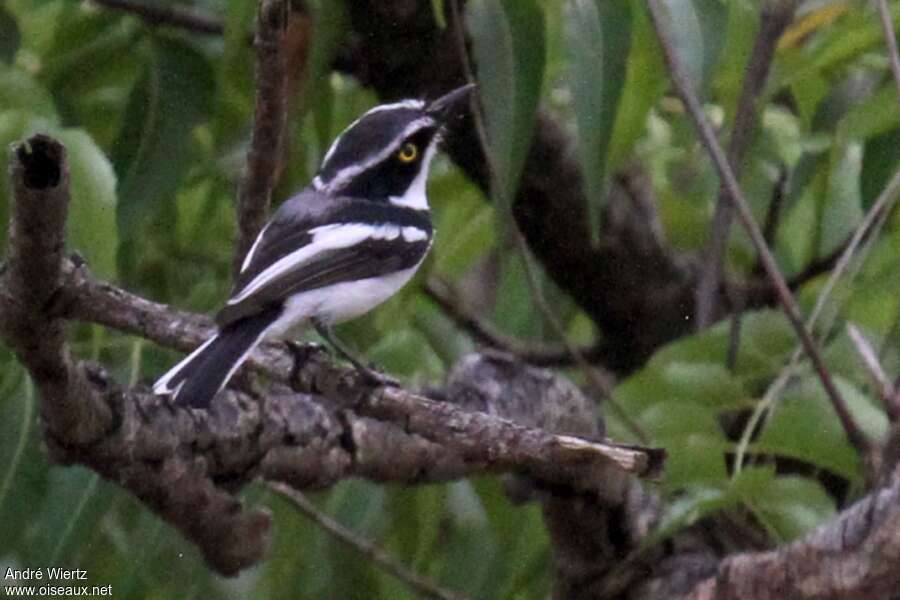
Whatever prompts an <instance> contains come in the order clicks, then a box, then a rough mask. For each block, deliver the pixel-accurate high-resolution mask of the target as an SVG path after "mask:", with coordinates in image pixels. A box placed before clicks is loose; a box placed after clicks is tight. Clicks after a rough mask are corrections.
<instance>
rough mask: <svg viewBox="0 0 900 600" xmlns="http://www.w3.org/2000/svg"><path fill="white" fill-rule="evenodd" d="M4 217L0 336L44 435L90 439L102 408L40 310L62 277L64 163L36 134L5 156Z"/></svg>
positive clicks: (105, 418)
mask: <svg viewBox="0 0 900 600" xmlns="http://www.w3.org/2000/svg"><path fill="white" fill-rule="evenodd" d="M10 181H11V183H12V186H11V187H12V198H11V200H12V216H11V222H10V229H9V231H10V237H9V252H8V262H7V264H6V270H5V273H4V274H3V277H2V284H0V335H2V337H3V338H4V339H5V340H6V342H7V344H9V346H10V347H11V348H12V350H13V351H14V352H15V353H16V356H17V357H18V358H19V360H20V361H21V362H22V364H24V365H25V366H26V367H27V368H28V370H29V371H30V372H31V373H32V374H34V378H35V383H36V384H37V385H38V388H39V390H40V392H41V395H42V396H43V397H45V398H52V399H53V401H52V402H45V403H44V404H43V405H42V415H43V418H44V422H45V423H46V426H47V432H48V433H49V434H50V435H52V436H65V437H66V438H67V439H71V440H73V441H75V442H76V443H81V444H85V443H90V442H91V441H93V440H95V439H96V438H97V437H98V436H100V435H102V434H103V432H104V431H106V430H107V429H108V428H109V427H110V426H111V424H112V419H113V415H112V413H111V412H110V410H109V407H108V406H107V405H106V404H104V403H103V402H102V401H101V399H100V398H99V397H97V396H96V395H95V394H93V393H92V392H91V386H90V385H89V384H88V382H87V381H86V379H85V377H84V374H83V373H81V372H80V371H78V370H77V369H75V368H74V367H73V365H72V362H71V358H70V355H69V348H68V346H67V345H66V343H65V329H64V327H63V322H62V321H60V320H59V319H53V318H50V317H49V316H48V314H47V311H48V307H49V306H50V305H51V303H52V301H53V299H54V297H55V295H56V294H57V292H58V290H59V288H60V285H61V280H62V273H61V270H60V268H61V264H62V255H63V249H64V248H65V240H64V235H65V225H66V217H67V215H68V211H69V167H68V162H67V160H66V150H65V148H64V147H63V145H62V144H60V143H59V142H57V141H56V140H53V139H51V138H49V137H47V136H43V135H36V136H33V137H32V138H30V139H29V140H28V141H26V142H24V143H21V144H18V145H15V146H14V147H13V149H12V153H11V156H10Z"/></svg>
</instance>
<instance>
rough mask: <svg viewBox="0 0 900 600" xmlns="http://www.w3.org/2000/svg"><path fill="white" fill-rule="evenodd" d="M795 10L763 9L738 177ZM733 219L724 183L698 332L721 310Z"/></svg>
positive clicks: (737, 151)
mask: <svg viewBox="0 0 900 600" xmlns="http://www.w3.org/2000/svg"><path fill="white" fill-rule="evenodd" d="M795 8H796V1H795V0H768V1H767V2H766V3H765V4H764V5H763V8H762V13H761V15H760V25H759V33H758V34H757V35H756V41H755V42H754V44H753V52H752V54H751V55H750V58H749V60H748V61H747V75H746V76H745V77H744V83H743V87H742V88H741V95H740V98H739V99H738V104H737V110H736V112H735V115H734V124H733V125H732V128H731V139H730V140H729V142H728V162H729V164H731V165H732V168H733V169H734V173H735V177H737V176H738V174H739V173H740V167H741V164H742V162H743V158H744V153H745V152H746V150H747V146H748V144H749V142H750V140H751V132H752V131H753V126H754V124H755V122H756V105H757V99H758V97H759V94H760V93H761V92H762V89H763V86H764V85H765V83H766V79H767V77H768V75H769V68H770V67H771V65H772V58H773V57H774V56H775V47H776V45H777V44H778V40H779V38H781V34H782V33H784V30H785V29H786V28H787V26H788V25H790V23H791V21H792V20H793V18H794V10H795ZM733 219H734V215H733V212H732V206H731V203H730V202H729V200H728V190H727V189H726V188H725V184H724V183H722V184H721V186H720V187H719V199H718V201H717V203H716V211H715V214H714V215H713V220H712V225H711V229H710V239H709V244H708V246H707V248H706V251H705V252H704V255H705V260H704V267H703V271H702V273H701V275H700V280H699V282H698V284H697V304H696V306H695V307H694V310H695V315H696V322H695V326H696V327H697V330H701V329H705V328H706V327H708V326H709V324H710V323H711V322H712V321H713V319H714V318H715V315H716V313H717V310H718V306H717V304H718V302H717V300H718V298H719V290H720V282H721V279H722V267H723V263H724V256H725V251H726V249H727V247H728V237H729V233H730V231H731V222H732V220H733Z"/></svg>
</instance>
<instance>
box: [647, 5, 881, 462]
mask: <svg viewBox="0 0 900 600" xmlns="http://www.w3.org/2000/svg"><path fill="white" fill-rule="evenodd" d="M647 6H648V8H649V10H650V18H651V20H652V21H653V27H654V29H655V30H656V34H657V37H658V38H659V41H660V45H661V46H662V49H663V54H664V56H665V59H666V64H667V65H668V67H669V73H670V75H671V77H672V81H673V83H674V84H675V88H676V89H677V91H678V94H679V96H680V97H681V99H682V101H683V102H684V104H685V106H686V107H687V110H688V114H689V115H690V117H691V120H692V121H693V123H694V125H695V126H696V127H697V130H698V132H699V134H700V139H701V142H702V143H703V145H704V147H705V148H706V150H707V151H708V152H709V154H710V157H711V158H712V160H713V163H714V165H715V167H716V170H717V171H718V173H719V177H720V178H721V180H722V183H723V184H724V186H725V189H726V191H727V193H728V198H729V200H730V201H731V203H732V204H733V205H734V208H735V209H737V213H738V218H739V219H740V220H741V223H742V224H743V226H744V228H745V229H746V230H747V233H748V234H749V236H750V239H751V241H752V242H753V245H754V247H755V248H756V252H757V254H758V255H759V257H760V260H761V261H762V264H763V268H764V269H765V272H766V274H767V276H768V277H769V279H770V280H771V281H772V284H773V286H774V287H775V293H776V295H777V297H778V301H779V303H780V304H781V306H782V308H783V309H784V312H785V314H786V315H787V317H788V320H789V321H790V322H791V325H792V326H793V327H794V329H795V330H796V332H797V335H798V337H799V338H800V342H801V343H802V345H803V348H804V350H805V351H806V354H807V355H808V356H809V358H810V361H811V362H812V364H813V368H814V369H815V371H816V373H817V374H818V376H819V380H820V381H821V382H822V387H823V388H825V392H826V393H827V394H828V397H829V399H830V400H831V404H832V406H833V407H834V410H835V412H836V413H837V415H838V419H840V421H841V425H842V426H843V428H844V431H845V433H846V434H847V439H848V440H849V441H850V443H851V444H852V445H853V447H854V448H856V449H857V450H858V451H859V452H860V454H862V455H864V456H867V455H868V454H869V450H870V443H869V440H868V438H867V437H866V435H865V434H864V433H863V431H862V430H861V429H860V428H859V426H858V425H857V424H856V420H855V419H854V418H853V415H852V414H851V413H850V410H849V408H848V407H847V403H846V401H845V400H844V398H843V396H841V393H840V391H839V390H838V389H837V386H836V385H835V383H834V380H833V379H832V377H831V373H830V372H829V371H828V366H827V365H826V364H825V361H824V359H823V358H822V354H821V353H820V352H819V349H818V346H817V344H816V342H815V341H814V340H813V338H812V336H811V335H810V333H809V331H808V330H807V328H806V326H805V325H804V323H803V318H802V316H801V314H800V309H799V307H798V306H797V302H796V300H795V298H794V295H793V294H792V293H791V290H790V289H789V288H788V286H787V282H786V281H785V279H784V276H783V275H782V274H781V271H780V270H779V269H778V264H777V263H776V262H775V257H774V256H773V255H772V252H771V250H769V246H768V244H766V240H765V238H764V237H763V234H762V231H761V230H760V228H759V225H757V223H756V220H755V219H754V217H753V213H752V211H751V210H750V206H749V204H748V203H747V200H746V198H745V197H744V193H743V192H742V191H741V187H740V185H739V184H738V182H737V178H736V177H735V175H734V171H733V170H732V169H731V166H730V164H729V162H728V157H727V156H726V155H725V151H724V150H722V147H721V145H720V144H719V142H718V140H717V139H716V134H715V131H713V128H712V125H711V124H710V123H709V121H708V120H707V118H706V115H705V114H704V113H703V107H702V106H701V105H700V101H699V100H698V99H697V95H696V94H695V93H694V91H693V89H692V87H691V85H692V84H691V82H690V79H689V78H688V76H687V73H686V72H685V70H684V66H683V65H682V64H681V59H680V58H679V57H678V56H677V53H676V51H675V47H674V45H673V44H672V40H671V37H670V34H669V31H668V29H667V27H666V25H665V21H664V16H663V15H664V12H663V9H662V7H661V6H660V4H659V0H647Z"/></svg>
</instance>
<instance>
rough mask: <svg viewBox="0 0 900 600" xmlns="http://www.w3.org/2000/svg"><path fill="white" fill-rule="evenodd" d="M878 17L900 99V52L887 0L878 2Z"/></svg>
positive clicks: (878, 0)
mask: <svg viewBox="0 0 900 600" xmlns="http://www.w3.org/2000/svg"><path fill="white" fill-rule="evenodd" d="M875 4H877V5H878V16H879V19H880V20H881V29H882V31H883V32H884V44H885V46H886V47H887V56H888V62H889V63H890V65H891V73H892V74H893V76H894V85H896V86H897V97H898V98H900V51H898V50H897V34H896V33H895V32H894V23H893V20H892V19H891V9H890V8H889V7H888V3H887V0H876V2H875Z"/></svg>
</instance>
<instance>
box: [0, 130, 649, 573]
mask: <svg viewBox="0 0 900 600" xmlns="http://www.w3.org/2000/svg"><path fill="white" fill-rule="evenodd" d="M12 162H13V169H12V173H13V182H14V189H15V197H14V201H15V202H14V209H13V221H12V235H11V237H10V251H9V263H8V268H7V269H6V271H5V273H4V276H3V279H2V282H0V284H2V285H0V335H2V337H3V339H4V340H5V341H6V343H8V344H9V345H10V346H11V347H12V348H13V349H14V351H15V352H16V353H17V355H18V356H19V357H20V359H21V360H22V362H23V364H25V366H26V367H27V368H28V369H29V372H30V373H31V376H32V377H33V378H34V380H35V382H36V384H37V385H38V387H39V389H40V391H41V407H42V413H43V416H44V419H45V422H46V424H47V433H48V436H47V438H46V442H47V444H48V446H49V447H50V449H51V451H52V454H53V457H54V458H55V459H56V460H58V461H60V462H64V463H76V462H77V463H80V464H84V465H86V466H88V467H90V468H92V469H94V470H95V471H97V472H98V473H100V474H102V475H103V476H104V477H106V478H108V479H110V480H111V481H115V482H117V483H119V484H120V485H122V486H123V487H125V488H126V489H128V490H129V491H131V492H132V493H134V494H135V495H136V496H137V497H138V498H140V499H141V500H142V501H143V502H144V503H145V504H147V506H148V507H149V508H151V509H152V510H153V511H154V512H156V513H157V514H158V515H160V517H162V518H163V519H165V520H166V521H168V522H170V523H171V524H172V525H173V526H175V527H176V528H178V529H179V530H180V531H181V532H182V533H183V534H184V535H185V537H187V538H188V539H189V540H191V541H192V542H194V543H195V544H196V545H197V546H198V547H199V548H200V550H201V552H202V553H203V556H204V557H205V558H206V560H207V562H208V563H209V565H210V566H211V567H212V568H214V569H215V570H217V571H218V572H220V573H222V574H226V575H229V574H234V573H237V572H238V571H240V570H241V569H243V568H246V567H248V566H250V565H253V564H255V563H257V562H258V561H259V560H260V559H261V558H262V557H263V555H264V552H265V549H266V548H267V546H268V540H269V536H270V533H269V529H270V522H269V517H268V515H267V513H265V512H264V511H259V510H244V509H243V508H242V507H241V504H240V503H239V502H238V501H237V500H236V499H235V498H234V497H233V496H232V493H231V492H233V491H234V490H235V489H237V488H239V487H240V486H241V485H242V484H244V483H246V482H248V481H250V480H252V479H254V478H256V477H263V478H265V479H267V480H272V481H283V482H285V483H287V484H289V485H291V486H292V487H295V488H297V489H302V488H318V487H323V486H327V485H331V484H333V483H335V482H336V481H338V480H340V479H342V478H345V477H351V476H361V477H368V478H370V479H373V480H377V481H402V482H406V483H414V482H419V481H442V480H446V479H452V478H457V477H463V476H467V475H472V474H475V473H484V472H491V473H497V472H517V473H526V474H530V475H532V476H534V477H539V478H544V479H546V480H547V481H550V482H554V483H557V484H564V485H569V486H572V487H573V488H576V489H587V490H594V491H595V492H597V493H599V491H600V490H597V489H596V486H602V485H603V484H604V482H603V481H602V480H598V479H597V477H596V475H595V474H596V473H597V472H598V469H609V468H613V469H615V468H623V469H625V470H629V471H633V472H641V473H648V474H649V473H651V472H653V471H656V470H658V468H659V466H660V464H661V461H662V457H663V455H662V453H661V452H657V451H649V452H644V451H642V450H640V449H635V448H631V447H627V446H617V445H614V444H608V443H606V442H602V441H594V440H590V439H584V438H579V437H576V436H574V435H553V434H550V433H547V432H545V431H541V430H538V429H535V428H530V427H524V426H521V425H516V424H514V423H512V422H510V421H508V420H506V419H503V418H499V417H496V416H490V415H488V414H477V413H472V412H468V411H467V410H464V409H462V408H460V407H458V406H454V405H452V404H447V403H441V402H434V401H432V400H429V399H427V398H423V397H421V396H417V395H415V394H413V393H412V392H409V391H406V390H402V389H398V388H386V389H385V388H374V389H373V388H372V387H370V386H369V385H368V384H366V383H364V382H363V380H362V379H361V378H360V376H359V375H358V373H356V371H354V370H351V369H345V368H342V367H339V366H336V365H334V364H333V363H332V362H330V361H329V360H327V359H326V358H325V356H324V353H323V352H316V351H313V350H310V349H308V348H307V349H302V351H297V350H295V351H289V350H288V349H287V346H286V345H285V344H268V345H266V346H265V347H263V348H262V349H261V351H260V352H258V353H256V354H254V357H253V359H252V361H251V364H252V366H254V367H255V368H256V369H257V370H261V371H263V372H265V373H266V374H268V375H270V376H271V379H272V380H274V382H273V384H272V386H271V387H270V390H269V393H268V395H266V396H265V397H264V398H261V399H251V398H249V397H248V396H247V395H245V394H241V393H236V392H229V393H226V394H224V395H223V396H221V397H220V398H219V399H218V400H217V404H216V406H215V407H214V409H213V410H212V411H209V412H207V411H199V412H189V411H186V410H184V409H180V408H176V407H172V406H170V405H169V404H168V401H167V400H166V399H164V398H161V397H159V396H154V395H151V394H148V393H145V392H143V391H142V389H135V390H123V389H121V388H119V387H118V386H117V385H116V384H115V383H114V382H112V381H111V380H110V379H109V377H108V376H107V375H106V373H104V372H103V371H102V370H101V369H98V368H96V367H93V366H91V365H87V364H85V363H80V362H76V361H74V360H73V359H72V358H71V356H70V355H69V353H68V350H67V348H66V346H65V336H64V330H63V325H62V321H61V318H62V317H65V318H77V319H84V320H91V321H94V322H99V323H102V324H105V325H108V326H112V327H116V328H119V329H121V330H123V331H126V332H128V333H132V334H137V335H142V336H146V337H147V338H148V339H152V340H153V341H156V342H158V343H162V344H164V345H168V346H172V347H177V348H181V349H189V348H191V347H193V346H195V345H196V344H197V343H199V342H200V341H201V340H202V339H204V338H205V337H206V336H208V335H209V333H210V331H211V323H210V322H209V320H208V319H207V318H205V317H198V316H195V315H189V314H186V313H181V312H178V311H172V310H171V309H168V308H167V307H164V306H161V305H158V304H154V303H152V302H149V301H146V300H144V299H141V298H138V297H137V296H134V295H132V294H129V293H127V292H124V291H122V290H118V289H116V288H115V287H113V286H111V285H109V284H105V283H100V282H97V281H94V280H93V279H91V278H90V276H89V275H88V273H87V271H86V268H84V266H83V265H81V266H76V265H75V264H73V263H72V262H70V261H64V260H62V254H61V252H62V248H63V247H64V239H63V231H64V225H65V216H66V206H67V201H68V187H67V184H68V175H67V171H66V165H65V151H64V149H63V147H62V146H61V145H60V144H59V143H58V142H56V141H54V140H52V139H50V138H47V137H44V136H36V137H35V138H32V139H31V140H30V142H29V143H28V144H26V145H22V146H19V147H18V148H17V149H16V152H15V154H14V156H13V161H12ZM529 369H530V368H529V367H525V366H522V365H518V366H516V367H515V368H513V369H509V370H507V371H505V373H506V376H507V380H506V381H504V382H495V383H494V384H492V385H493V386H494V387H497V388H499V389H506V388H507V387H510V386H512V383H511V382H512V381H514V380H515V379H516V378H518V377H529V378H530V381H531V383H530V384H529V390H530V392H531V394H533V395H534V397H535V398H536V399H539V401H540V404H538V405H537V409H538V410H540V407H541V406H547V407H558V406H569V404H570V403H571V399H570V398H568V397H557V396H554V393H553V390H554V389H555V388H554V385H551V383H552V382H554V381H555V380H556V377H555V376H554V375H552V374H549V373H544V374H542V375H534V374H530V373H531V371H530V370H529ZM542 381H543V382H544V383H543V385H536V383H540V382H542ZM286 383H288V384H290V385H291V386H293V389H291V388H289V387H287V386H286V385H285V384H286ZM246 387H250V388H252V386H246ZM295 390H300V391H302V392H303V393H297V392H296V391H295ZM580 402H582V403H584V402H585V401H584V399H583V398H581V400H580ZM490 410H491V411H492V412H494V413H495V414H505V413H503V412H499V413H498V411H497V410H494V409H493V408H491V409H490ZM372 416H374V417H376V418H374V419H373V418H371V417H372ZM585 418H588V417H585Z"/></svg>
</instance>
